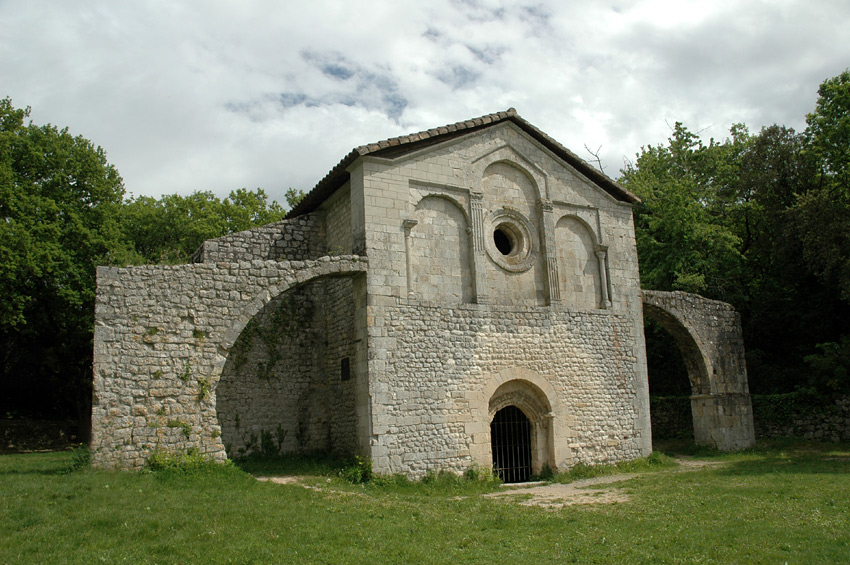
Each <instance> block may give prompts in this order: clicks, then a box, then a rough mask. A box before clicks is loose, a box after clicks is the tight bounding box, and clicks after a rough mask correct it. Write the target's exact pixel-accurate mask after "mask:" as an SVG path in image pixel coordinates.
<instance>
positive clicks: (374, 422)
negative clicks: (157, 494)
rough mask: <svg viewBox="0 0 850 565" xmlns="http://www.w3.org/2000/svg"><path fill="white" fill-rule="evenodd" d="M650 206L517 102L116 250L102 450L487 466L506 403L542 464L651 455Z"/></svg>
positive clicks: (99, 320)
mask: <svg viewBox="0 0 850 565" xmlns="http://www.w3.org/2000/svg"><path fill="white" fill-rule="evenodd" d="M635 202H637V199H636V198H635V197H634V196H633V195H631V194H630V193H629V192H628V191H626V190H625V189H623V188H622V187H620V186H619V185H617V184H616V183H614V182H613V181H611V180H610V179H608V178H607V177H605V176H604V175H602V174H601V173H599V172H598V171H596V170H595V169H593V168H592V167H591V166H589V165H588V164H587V163H585V162H584V161H582V160H580V159H579V158H578V157H576V156H575V155H574V154H572V153H570V152H569V151H568V150H566V149H565V148H564V147H563V146H561V145H560V144H558V143H557V142H555V141H554V140H552V139H551V138H549V137H548V136H547V135H546V134H544V133H543V132H541V131H540V130H538V129H536V128H535V127H534V126H532V125H531V124H529V123H528V122H526V121H525V120H523V119H522V118H520V117H519V116H517V115H516V113H515V112H514V111H513V110H509V111H507V112H500V113H498V114H491V115H489V116H484V117H482V118H477V119H475V120H470V121H467V122H461V123H458V124H452V125H449V126H445V127H443V128H437V129H434V130H429V131H427V132H420V133H418V134H413V135H410V136H405V137H402V138H395V139H390V140H385V141H382V142H379V143H377V144H372V145H368V146H363V147H358V148H357V149H355V150H353V151H352V152H351V153H350V154H349V155H347V156H346V157H345V158H344V159H343V160H342V161H341V162H340V163H339V164H338V165H337V166H336V167H334V169H332V170H331V171H330V173H329V174H328V175H327V176H326V177H325V178H324V179H323V180H322V181H320V182H319V184H318V185H317V186H316V187H315V188H314V189H313V190H312V191H311V192H310V194H308V195H307V197H306V198H305V199H304V200H303V201H302V202H301V203H300V204H299V205H298V206H296V207H295V208H294V209H293V210H292V211H291V212H290V215H289V217H288V218H287V219H286V220H284V221H283V222H279V223H276V224H270V225H269V226H264V227H262V228H258V229H256V230H250V231H248V232H241V233H239V234H234V235H231V236H227V237H225V238H219V239H217V240H212V241H208V242H206V243H205V244H204V245H203V246H202V248H201V249H200V250H199V252H198V254H197V256H196V263H194V264H190V265H183V266H176V267H161V266H156V267H154V266H149V267H138V268H128V269H107V268H101V269H99V271H98V298H97V311H96V328H95V406H94V408H93V427H94V430H93V448H94V461H95V463H96V464H97V465H100V466H122V467H139V466H141V465H143V464H144V461H145V459H146V457H148V456H149V453H150V452H151V451H153V450H166V451H179V450H185V449H189V448H195V449H198V450H200V451H201V452H202V453H205V454H207V455H208V456H209V457H211V458H214V459H218V460H220V459H224V458H225V457H226V456H233V455H238V454H241V453H248V452H251V451H258V450H259V451H265V452H287V451H299V450H314V449H321V450H337V451H344V452H354V453H359V454H361V455H365V456H369V457H371V459H372V461H373V466H374V469H375V470H376V471H377V472H379V473H395V472H399V473H405V474H407V475H410V476H414V477H415V476H421V475H422V474H424V473H425V472H427V471H429V470H434V469H451V470H455V471H462V470H464V469H467V468H469V467H471V466H479V467H482V468H488V467H490V466H491V465H493V464H494V451H493V449H491V447H492V446H494V445H496V442H497V440H499V441H501V440H500V439H499V438H497V437H495V435H494V434H496V432H493V434H491V422H492V421H493V419H494V416H495V415H496V414H497V413H499V412H500V411H502V410H503V409H505V408H507V407H516V408H518V409H519V411H521V414H522V417H523V418H525V419H527V423H528V429H529V430H530V431H529V432H528V434H529V435H528V438H527V440H525V443H524V444H523V445H524V447H523V448H524V449H525V448H527V449H528V450H529V453H530V455H529V458H528V461H527V463H524V464H527V465H529V466H530V468H531V469H532V470H533V471H534V472H538V471H540V470H541V469H542V468H543V467H544V466H549V467H552V468H560V469H563V468H567V467H569V466H571V465H574V464H576V463H579V462H582V463H587V464H593V463H602V462H613V461H621V460H626V459H632V458H635V457H639V456H642V455H647V454H648V453H649V452H650V450H651V434H650V425H649V399H648V386H647V375H646V359H645V349H644V340H643V309H642V295H641V290H640V286H639V276H638V264H637V253H636V248H635V241H634V226H633V220H632V209H631V206H632V204H633V203H635ZM366 257H368V262H367V260H366ZM713 363H714V365H712V366H714V367H719V366H720V365H721V364H722V360H714V361H713ZM744 378H745V373H744ZM726 392H728V393H730V394H731V393H733V392H734V391H732V390H729V391H726Z"/></svg>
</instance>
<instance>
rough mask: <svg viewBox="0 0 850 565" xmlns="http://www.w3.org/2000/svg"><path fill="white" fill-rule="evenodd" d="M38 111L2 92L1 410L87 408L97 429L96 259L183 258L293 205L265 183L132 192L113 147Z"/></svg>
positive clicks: (74, 411)
mask: <svg viewBox="0 0 850 565" xmlns="http://www.w3.org/2000/svg"><path fill="white" fill-rule="evenodd" d="M28 117H29V109H28V108H27V109H18V108H15V107H14V106H13V105H12V101H11V100H9V99H8V98H7V99H4V100H0V292H1V293H2V296H3V300H2V301H0V410H2V411H4V412H12V413H23V414H24V415H30V416H42V417H43V416H48V417H60V418H68V417H76V418H77V420H78V421H79V422H80V425H81V436H80V437H81V439H85V437H86V434H87V428H88V424H89V416H90V414H91V404H90V403H91V382H92V374H91V366H92V335H93V327H94V299H95V282H96V281H95V274H96V266H97V265H126V264H134V263H143V262H159V261H164V262H170V263H175V262H183V261H186V260H187V259H188V258H189V257H190V256H191V254H192V252H193V251H194V250H195V249H197V247H198V246H199V245H200V244H201V242H202V241H203V240H205V239H209V238H214V237H219V236H222V235H225V234H228V233H231V232H233V231H239V230H245V229H249V228H252V227H254V226H257V225H261V224H265V223H269V222H273V221H276V220H278V219H281V218H282V217H283V216H284V214H285V212H284V210H283V208H282V207H281V206H280V205H279V204H278V203H277V202H274V201H271V202H269V201H268V199H267V197H266V195H265V193H264V192H263V191H262V190H261V189H257V190H256V191H248V190H246V189H244V188H243V189H238V190H235V191H233V192H231V193H230V195H229V196H228V198H225V199H224V200H219V199H218V198H217V197H216V196H215V195H214V194H212V193H209V192H195V193H193V194H191V195H189V196H178V195H170V196H163V197H162V198H160V199H159V200H157V199H154V198H151V197H139V198H135V199H130V200H127V201H126V202H125V201H124V185H123V182H122V180H121V177H120V175H119V174H118V171H117V170H116V169H115V167H113V166H112V165H110V164H109V163H108V162H107V159H106V153H105V152H104V151H103V149H101V148H100V147H95V146H94V145H93V144H92V143H91V142H90V141H88V140H87V139H84V138H83V137H79V136H77V137H74V136H72V135H71V134H70V133H69V132H68V130H67V128H66V129H62V130H59V129H57V128H56V127H55V126H52V125H49V124H48V125H45V126H36V125H34V124H32V123H31V122H30V123H28V124H25V123H24V122H25V120H26V119H27V118H28Z"/></svg>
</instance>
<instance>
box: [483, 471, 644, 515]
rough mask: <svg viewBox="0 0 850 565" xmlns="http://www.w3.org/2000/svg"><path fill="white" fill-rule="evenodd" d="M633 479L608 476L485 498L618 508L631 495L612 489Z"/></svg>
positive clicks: (525, 503) (513, 488)
mask: <svg viewBox="0 0 850 565" xmlns="http://www.w3.org/2000/svg"><path fill="white" fill-rule="evenodd" d="M633 477H634V475H607V476H604V477H594V478H592V479H582V480H579V481H573V482H571V483H568V484H560V483H551V484H545V485H539V486H530V487H523V486H522V485H517V486H509V487H505V490H502V491H499V492H491V493H487V494H485V495H484V496H486V497H488V498H497V497H503V496H512V497H516V498H517V499H518V500H517V501H518V503H519V504H522V505H523V506H540V507H542V508H552V509H558V508H563V507H564V506H573V505H576V504H614V503H617V502H628V501H629V495H628V494H626V493H625V492H623V491H622V490H620V489H619V488H616V487H612V486H611V485H612V484H613V483H618V482H621V481H625V480H628V479H630V478H633Z"/></svg>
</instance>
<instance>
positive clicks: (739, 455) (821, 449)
mask: <svg viewBox="0 0 850 565" xmlns="http://www.w3.org/2000/svg"><path fill="white" fill-rule="evenodd" d="M653 448H654V449H655V450H657V451H661V452H662V453H664V454H665V455H669V456H671V457H677V456H687V457H693V458H695V459H701V460H708V461H718V462H722V463H724V464H723V465H722V466H719V467H717V468H716V469H713V470H712V472H713V473H716V474H719V475H728V476H756V475H770V474H801V473H802V474H850V444H847V443H823V442H812V441H803V440H799V439H794V438H778V439H769V440H760V441H758V442H757V443H756V445H755V446H754V447H751V448H748V449H744V450H741V451H736V452H723V451H719V450H717V449H713V448H710V447H705V446H697V445H694V443H693V441H687V440H672V441H664V442H658V443H656V444H654V445H653Z"/></svg>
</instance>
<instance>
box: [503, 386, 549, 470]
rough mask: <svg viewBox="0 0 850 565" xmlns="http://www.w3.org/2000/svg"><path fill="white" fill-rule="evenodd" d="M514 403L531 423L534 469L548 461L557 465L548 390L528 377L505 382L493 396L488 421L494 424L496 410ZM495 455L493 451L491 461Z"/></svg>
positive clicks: (532, 463)
mask: <svg viewBox="0 0 850 565" xmlns="http://www.w3.org/2000/svg"><path fill="white" fill-rule="evenodd" d="M511 406H513V407H516V408H517V409H519V410H520V411H521V412H522V414H523V415H525V417H526V418H528V420H529V422H530V424H531V434H530V435H531V472H532V473H535V474H536V473H540V471H541V470H542V469H543V467H544V466H546V465H548V466H549V467H551V468H555V457H554V430H553V422H552V419H553V412H552V405H551V403H550V402H549V399H548V398H547V397H546V394H545V393H544V392H543V391H542V390H541V389H540V388H539V387H537V386H536V385H535V384H534V383H532V382H530V381H527V380H525V379H512V380H509V381H507V382H504V383H502V384H501V385H500V386H499V387H498V388H497V389H496V390H495V391H494V392H493V395H492V396H491V397H490V401H489V404H488V415H489V418H488V422H489V423H491V424H492V422H493V419H494V418H495V417H496V414H497V413H499V412H500V411H502V410H503V409H505V408H508V407H511ZM491 440H492V438H491ZM492 456H493V454H492V453H491V461H492Z"/></svg>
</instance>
